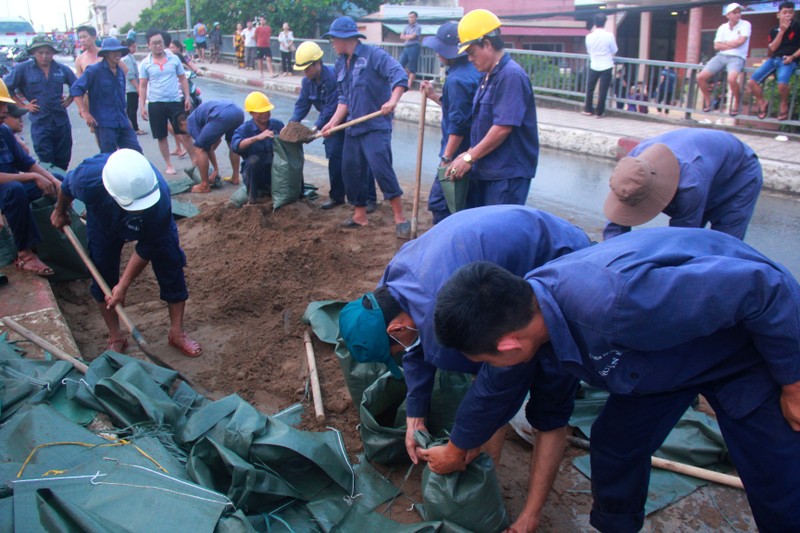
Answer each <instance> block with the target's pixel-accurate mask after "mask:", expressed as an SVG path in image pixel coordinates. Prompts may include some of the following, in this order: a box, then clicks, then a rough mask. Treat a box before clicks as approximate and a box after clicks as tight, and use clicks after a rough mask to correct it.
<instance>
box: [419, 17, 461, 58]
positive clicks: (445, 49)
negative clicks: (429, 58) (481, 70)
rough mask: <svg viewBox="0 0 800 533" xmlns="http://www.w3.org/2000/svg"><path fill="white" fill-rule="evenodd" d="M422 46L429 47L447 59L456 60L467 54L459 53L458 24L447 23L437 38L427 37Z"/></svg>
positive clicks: (441, 28)
mask: <svg viewBox="0 0 800 533" xmlns="http://www.w3.org/2000/svg"><path fill="white" fill-rule="evenodd" d="M422 46H427V47H428V48H432V49H433V50H435V51H436V53H437V54H439V55H440V56H442V57H443V58H445V59H455V58H457V57H462V56H465V55H466V54H467V53H466V52H462V53H460V54H459V53H458V23H456V22H445V23H444V24H442V25H441V26H439V30H438V31H437V32H436V36H435V37H434V36H432V37H425V38H424V39H423V40H422Z"/></svg>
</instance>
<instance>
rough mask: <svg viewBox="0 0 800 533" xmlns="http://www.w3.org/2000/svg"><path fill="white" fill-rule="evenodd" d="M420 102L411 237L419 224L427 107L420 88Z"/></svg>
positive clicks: (426, 97) (426, 96) (415, 235)
mask: <svg viewBox="0 0 800 533" xmlns="http://www.w3.org/2000/svg"><path fill="white" fill-rule="evenodd" d="M419 93H420V94H421V95H422V103H421V104H420V110H419V134H418V135H417V173H416V176H415V179H414V207H413V210H412V212H411V238H412V239H416V238H417V227H418V226H419V195H420V190H419V189H420V184H421V183H422V151H423V147H424V143H423V141H424V139H425V112H426V111H427V107H428V95H427V94H426V93H425V91H422V90H420V92H419Z"/></svg>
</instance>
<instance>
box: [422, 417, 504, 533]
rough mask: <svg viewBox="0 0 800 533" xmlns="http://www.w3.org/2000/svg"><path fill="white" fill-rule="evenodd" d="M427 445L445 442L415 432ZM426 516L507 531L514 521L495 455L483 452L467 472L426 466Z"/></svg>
mask: <svg viewBox="0 0 800 533" xmlns="http://www.w3.org/2000/svg"><path fill="white" fill-rule="evenodd" d="M414 438H415V439H416V441H417V443H418V444H419V445H420V446H422V447H423V448H425V449H428V448H431V447H433V446H442V445H444V444H446V443H447V440H446V439H440V440H433V439H432V438H431V436H430V435H429V434H428V433H426V432H423V431H417V432H416V433H414ZM422 499H423V504H424V508H423V512H422V515H423V518H424V519H425V520H449V521H451V522H453V523H455V524H457V525H459V526H461V527H464V528H467V529H469V530H471V531H475V532H478V533H494V532H496V531H504V530H505V529H506V528H507V527H508V526H509V524H510V521H509V519H508V513H507V512H506V508H505V506H504V505H503V495H502V494H501V493H500V484H499V483H498V482H497V475H496V474H495V470H494V463H493V462H492V458H491V457H489V456H488V455H487V454H485V453H481V454H480V455H478V457H476V458H475V460H474V461H472V462H471V463H470V464H468V465H467V469H466V470H465V471H463V472H453V473H452V474H447V475H440V474H435V473H433V472H431V469H430V468H429V467H428V466H426V467H425V470H423V471H422Z"/></svg>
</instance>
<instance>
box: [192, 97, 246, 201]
mask: <svg viewBox="0 0 800 533" xmlns="http://www.w3.org/2000/svg"><path fill="white" fill-rule="evenodd" d="M242 122H244V112H243V111H242V108H241V107H239V106H238V105H236V104H234V103H233V102H231V101H230V100H210V101H208V102H203V103H202V104H200V106H199V107H198V108H197V109H195V110H194V112H193V113H192V114H191V115H189V120H187V122H186V125H187V129H188V130H189V135H191V137H192V140H194V153H195V162H196V164H197V169H198V170H199V171H200V183H198V184H197V185H195V186H194V187H192V192H200V193H207V192H211V184H214V185H215V186H216V185H218V184H219V182H220V181H221V178H220V176H219V165H218V163H217V154H216V150H217V147H218V146H219V145H220V143H221V142H222V137H223V136H224V137H225V142H226V143H227V144H228V157H229V158H230V161H231V168H232V169H233V172H234V174H233V176H234V177H233V178H232V181H239V176H238V175H237V174H236V172H238V170H239V154H238V153H237V152H236V150H233V149H232V148H231V139H233V133H234V132H235V131H236V128H238V127H239V126H241V125H242ZM209 163H211V164H212V165H214V173H213V175H212V176H209V174H208V172H209Z"/></svg>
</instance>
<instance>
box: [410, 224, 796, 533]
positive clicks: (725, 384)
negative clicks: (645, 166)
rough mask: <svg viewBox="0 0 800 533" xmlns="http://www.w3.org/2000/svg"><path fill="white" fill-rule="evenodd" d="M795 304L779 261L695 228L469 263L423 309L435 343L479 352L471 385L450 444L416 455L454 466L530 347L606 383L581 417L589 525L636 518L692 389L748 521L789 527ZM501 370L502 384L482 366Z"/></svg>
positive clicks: (510, 396)
mask: <svg viewBox="0 0 800 533" xmlns="http://www.w3.org/2000/svg"><path fill="white" fill-rule="evenodd" d="M798 306H800V286H798V284H797V282H796V281H795V280H794V278H793V277H792V275H791V274H790V273H789V272H788V271H787V270H786V269H785V268H783V267H782V266H780V265H778V264H777V263H774V262H773V261H770V260H769V259H767V258H766V257H764V256H763V255H761V254H759V253H758V252H756V251H755V250H753V249H752V248H750V247H749V246H747V245H746V244H744V243H743V242H741V241H740V240H738V239H736V238H734V237H731V236H730V235H724V234H722V233H720V232H716V231H706V230H702V229H697V228H654V229H646V230H642V231H636V232H632V233H629V234H626V235H623V236H620V237H617V238H615V239H611V240H610V241H606V242H604V243H602V244H598V245H596V246H592V247H590V248H587V249H584V250H580V251H577V252H575V253H572V254H569V255H566V256H564V257H562V258H559V259H556V260H555V261H552V262H550V263H548V264H547V265H544V266H543V267H540V268H538V269H536V270H533V271H532V272H530V273H529V274H528V275H527V276H526V277H525V279H522V278H519V277H517V276H515V275H513V274H511V273H509V272H508V271H506V270H503V269H502V268H499V267H497V266H496V265H493V264H490V263H472V264H471V265H468V266H467V267H464V268H463V269H461V270H460V271H459V272H457V273H456V274H455V275H454V276H453V277H452V278H451V279H450V281H448V283H447V284H446V285H445V286H444V287H443V288H442V290H441V291H440V292H439V295H438V297H437V302H436V310H435V313H434V321H435V329H436V335H437V337H438V338H439V341H440V342H441V343H442V344H443V345H445V346H450V347H452V348H456V349H460V350H463V351H465V352H466V353H467V357H469V358H470V359H471V360H473V361H478V362H485V363H488V365H485V366H484V367H483V368H482V369H481V372H484V371H486V372H487V377H488V379H486V380H484V381H483V382H482V383H485V384H486V387H483V388H478V387H475V386H474V387H473V388H472V389H471V390H470V391H469V392H468V394H467V396H466V397H465V399H464V401H463V402H462V403H461V408H460V410H459V413H458V415H457V418H456V423H455V427H454V429H453V432H452V440H451V442H450V443H449V444H448V445H447V446H442V447H439V448H436V449H434V450H431V451H430V453H425V452H423V453H424V457H423V458H425V459H427V460H430V461H431V468H432V469H433V470H434V471H436V472H441V473H446V472H450V471H453V470H458V469H463V468H464V464H465V458H466V456H467V450H469V449H471V448H473V447H475V446H477V445H479V444H480V443H481V442H482V440H481V439H482V438H484V437H485V436H487V435H491V434H492V432H493V431H495V430H496V429H497V427H499V426H500V425H501V424H504V423H505V422H506V421H507V420H508V418H507V417H502V418H498V419H496V420H493V421H492V420H489V419H487V418H486V417H484V416H482V413H483V412H484V411H483V409H484V408H485V407H486V406H489V408H490V409H491V406H492V405H495V404H500V405H508V404H510V405H511V406H512V407H514V406H519V405H520V404H521V403H522V399H523V398H524V395H525V392H526V390H527V388H528V382H529V379H528V378H527V374H528V373H529V372H530V370H529V368H530V367H531V365H532V364H533V363H534V362H535V361H536V360H537V359H540V358H543V359H545V358H546V359H549V360H552V361H554V362H555V363H557V364H559V365H560V366H561V368H563V369H564V370H566V371H568V372H570V373H572V374H574V375H575V376H576V377H578V378H580V379H582V380H584V381H586V382H587V383H589V384H591V385H593V386H595V387H600V388H603V389H605V390H608V391H609V392H610V393H611V395H610V396H609V399H608V401H607V403H606V406H605V408H604V410H603V412H602V413H601V414H600V416H599V417H598V418H597V420H596V421H595V423H594V425H593V426H592V447H591V463H592V494H593V495H594V505H593V509H592V514H591V524H592V525H593V526H594V527H595V528H597V529H598V530H600V531H604V532H605V531H608V532H611V531H613V532H628V531H631V532H633V531H638V530H639V529H641V527H642V524H643V520H644V504H645V500H646V499H647V485H648V482H649V475H650V456H651V454H652V453H653V452H654V451H655V450H656V449H657V448H658V447H659V446H660V445H661V443H662V442H663V440H664V438H665V437H666V436H667V434H668V433H669V431H670V430H671V429H672V427H673V426H674V425H675V423H676V422H677V420H678V419H679V418H680V417H681V416H682V415H683V413H684V411H685V410H686V408H687V407H688V406H689V405H690V404H691V403H692V401H693V400H694V398H695V397H696V396H697V394H702V395H703V396H704V397H705V398H706V399H707V400H708V402H709V403H710V404H711V406H712V407H713V409H714V412H715V413H716V416H717V420H718V421H719V425H720V427H721V429H722V433H723V435H724V436H725V442H726V444H727V446H728V450H729V452H730V456H731V458H732V459H733V462H734V464H735V465H736V468H737V470H738V473H739V476H740V477H741V479H742V483H743V484H744V488H745V491H746V492H747V497H748V500H749V502H750V507H751V509H752V511H753V516H754V518H755V520H756V524H757V525H758V527H759V529H760V530H762V531H798V530H800V513H798V512H797V509H798V506H800V484H799V483H798V482H797V480H798V479H799V478H800V461H797V457H798V454H800V320H798V313H799V312H800V308H799V307H798ZM511 366H513V368H514V369H516V371H517V373H516V378H517V379H516V382H515V379H503V377H502V376H501V375H500V374H499V373H498V371H500V370H501V369H502V368H503V367H511ZM511 377H512V378H513V377H514V376H511ZM509 413H513V410H509ZM474 417H477V418H474ZM524 514H525V512H523V515H524ZM517 530H520V531H521V530H524V529H523V528H522V527H520V528H518V529H517ZM528 530H529V529H528Z"/></svg>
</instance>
